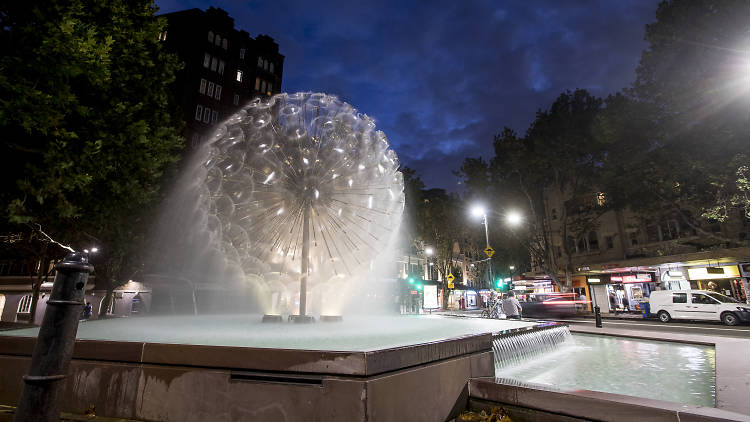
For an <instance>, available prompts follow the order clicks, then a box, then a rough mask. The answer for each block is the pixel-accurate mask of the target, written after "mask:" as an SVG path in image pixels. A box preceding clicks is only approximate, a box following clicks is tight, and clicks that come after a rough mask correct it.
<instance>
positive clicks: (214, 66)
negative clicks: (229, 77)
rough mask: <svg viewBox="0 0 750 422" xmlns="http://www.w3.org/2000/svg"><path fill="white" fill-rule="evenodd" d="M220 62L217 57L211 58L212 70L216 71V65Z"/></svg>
mask: <svg viewBox="0 0 750 422" xmlns="http://www.w3.org/2000/svg"><path fill="white" fill-rule="evenodd" d="M218 63H219V61H218V60H216V57H212V58H211V70H213V71H214V72H215V71H216V65H217V64H218Z"/></svg>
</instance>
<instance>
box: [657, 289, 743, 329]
mask: <svg viewBox="0 0 750 422" xmlns="http://www.w3.org/2000/svg"><path fill="white" fill-rule="evenodd" d="M648 303H649V307H650V308H651V313H652V314H656V315H657V316H658V317H659V321H661V322H669V321H670V320H672V319H698V320H706V321H721V322H723V323H724V324H726V325H737V323H739V322H740V321H742V322H750V305H748V304H745V303H740V302H737V301H736V300H734V299H732V298H731V297H728V296H724V295H723V294H720V293H716V292H710V291H708V290H657V291H653V292H651V297H649V300H648Z"/></svg>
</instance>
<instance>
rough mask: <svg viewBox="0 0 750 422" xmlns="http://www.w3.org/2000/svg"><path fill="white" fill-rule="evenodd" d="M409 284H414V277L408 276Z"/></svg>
mask: <svg viewBox="0 0 750 422" xmlns="http://www.w3.org/2000/svg"><path fill="white" fill-rule="evenodd" d="M409 284H414V277H412V276H409Z"/></svg>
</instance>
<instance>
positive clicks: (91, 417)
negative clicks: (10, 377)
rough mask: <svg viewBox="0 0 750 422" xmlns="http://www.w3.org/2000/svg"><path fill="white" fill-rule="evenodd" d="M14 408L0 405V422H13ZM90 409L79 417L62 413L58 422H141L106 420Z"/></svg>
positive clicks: (116, 419)
mask: <svg viewBox="0 0 750 422" xmlns="http://www.w3.org/2000/svg"><path fill="white" fill-rule="evenodd" d="M15 411H16V408H15V407H13V406H4V405H0V422H13V416H14V413H15ZM94 413H95V412H94V410H93V409H92V410H91V411H90V412H89V414H86V415H80V414H74V413H66V412H62V413H61V414H60V422H90V421H93V422H142V421H136V420H133V419H122V418H107V417H104V416H96V415H95V414H94Z"/></svg>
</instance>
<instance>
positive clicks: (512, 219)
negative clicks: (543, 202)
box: [505, 211, 523, 226]
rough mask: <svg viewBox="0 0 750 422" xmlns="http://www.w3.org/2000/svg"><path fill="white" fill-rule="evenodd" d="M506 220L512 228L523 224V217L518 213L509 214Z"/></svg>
mask: <svg viewBox="0 0 750 422" xmlns="http://www.w3.org/2000/svg"><path fill="white" fill-rule="evenodd" d="M505 219H506V221H508V224H510V225H511V226H517V225H519V224H521V221H523V216H521V214H520V213H519V212H518V211H511V212H509V213H508V215H507V216H506V217H505Z"/></svg>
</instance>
